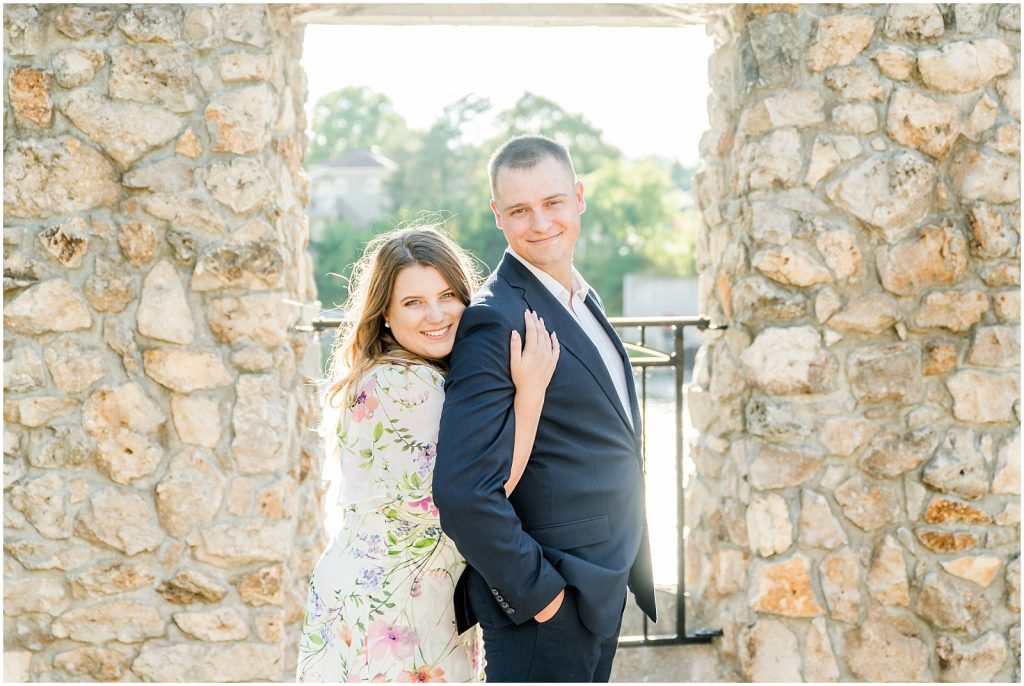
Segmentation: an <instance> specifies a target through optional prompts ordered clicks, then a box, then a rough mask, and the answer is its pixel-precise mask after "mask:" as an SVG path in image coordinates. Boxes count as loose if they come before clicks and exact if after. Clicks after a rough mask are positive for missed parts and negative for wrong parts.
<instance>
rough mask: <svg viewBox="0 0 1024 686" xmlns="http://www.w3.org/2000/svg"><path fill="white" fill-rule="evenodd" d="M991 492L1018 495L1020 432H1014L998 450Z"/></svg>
mask: <svg viewBox="0 0 1024 686" xmlns="http://www.w3.org/2000/svg"><path fill="white" fill-rule="evenodd" d="M992 492H993V493H999V494H1009V495H1020V431H1015V432H1014V433H1013V435H1012V436H1010V437H1008V438H1007V439H1006V440H1005V441H1003V444H1002V445H1001V446H1000V448H999V458H998V461H997V462H996V468H995V474H994V476H993V477H992Z"/></svg>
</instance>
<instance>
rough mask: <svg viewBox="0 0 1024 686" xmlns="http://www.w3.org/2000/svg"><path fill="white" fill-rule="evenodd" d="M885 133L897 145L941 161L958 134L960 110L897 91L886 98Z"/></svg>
mask: <svg viewBox="0 0 1024 686" xmlns="http://www.w3.org/2000/svg"><path fill="white" fill-rule="evenodd" d="M886 130H887V131H888V133H889V135H890V136H891V137H892V139H893V140H895V141H896V142H897V143H901V144H903V145H906V146H910V147H912V148H917V149H918V150H920V151H922V152H924V153H927V154H928V155H931V156H932V157H935V158H937V159H942V158H944V157H946V155H948V154H949V152H950V150H952V148H953V143H954V142H956V139H957V136H958V135H959V134H960V110H959V109H957V107H956V105H951V104H949V103H944V102H939V101H937V100H933V99H931V98H929V97H927V96H925V95H922V94H921V93H918V92H916V91H912V90H910V89H906V88H898V89H897V90H896V91H895V92H894V93H893V94H892V97H891V98H889V114H888V118H887V120H886Z"/></svg>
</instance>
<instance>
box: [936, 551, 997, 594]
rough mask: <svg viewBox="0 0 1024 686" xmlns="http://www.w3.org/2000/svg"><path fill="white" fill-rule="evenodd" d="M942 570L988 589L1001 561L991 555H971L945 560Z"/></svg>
mask: <svg viewBox="0 0 1024 686" xmlns="http://www.w3.org/2000/svg"><path fill="white" fill-rule="evenodd" d="M941 564H942V568H943V569H945V570H946V571H947V572H949V573H950V574H952V575H953V576H956V577H960V578H961V579H967V580H968V581H973V582H974V583H976V584H978V585H979V586H982V587H986V588H987V587H988V586H989V585H990V584H991V583H992V581H993V580H994V579H995V577H996V572H998V571H999V567H1000V565H1002V560H1001V559H999V558H998V557H992V556H991V555H972V556H968V557H958V558H956V559H954V560H946V561H943V562H942V563H941Z"/></svg>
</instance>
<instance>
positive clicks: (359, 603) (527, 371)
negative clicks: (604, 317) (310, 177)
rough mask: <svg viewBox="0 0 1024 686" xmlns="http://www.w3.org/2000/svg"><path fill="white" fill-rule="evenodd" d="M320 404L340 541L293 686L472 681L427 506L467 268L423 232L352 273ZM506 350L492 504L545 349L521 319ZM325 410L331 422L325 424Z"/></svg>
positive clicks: (538, 393)
mask: <svg viewBox="0 0 1024 686" xmlns="http://www.w3.org/2000/svg"><path fill="white" fill-rule="evenodd" d="M353 285H354V288H353V291H352V295H351V296H350V298H349V302H348V303H347V304H346V307H345V311H346V313H347V314H348V318H347V319H346V322H345V324H344V325H343V327H344V328H343V329H342V330H341V331H339V334H338V339H337V342H336V343H335V348H334V351H333V353H332V368H331V379H332V382H331V385H330V386H329V388H328V389H327V392H326V393H325V412H324V424H323V427H324V429H325V433H326V434H328V435H327V437H326V443H325V446H326V449H327V455H328V459H332V458H334V459H339V460H340V464H341V474H342V485H341V495H340V498H339V500H340V504H341V505H342V506H343V507H344V509H345V521H344V525H343V527H342V529H341V531H340V532H339V533H338V534H337V535H336V536H335V537H334V538H333V540H332V541H331V544H330V545H329V546H328V548H327V550H326V551H325V552H324V553H323V555H322V556H321V558H320V560H319V561H318V562H317V565H316V568H315V569H314V570H313V574H312V577H311V579H310V587H309V600H308V604H307V607H306V618H305V622H304V625H303V630H302V637H301V639H300V643H299V662H298V669H297V674H296V678H297V680H298V681H333V682H343V681H389V682H395V681H398V682H403V681H405V682H415V681H439V682H455V681H460V682H461V681H479V680H481V679H482V675H483V665H482V659H481V642H480V641H479V635H478V632H477V629H476V628H474V629H472V630H470V631H467V632H466V633H465V634H463V635H461V636H460V635H458V634H457V633H456V629H455V614H454V608H453V604H452V594H453V591H454V588H455V582H456V581H457V580H458V578H459V576H460V574H461V573H462V570H463V568H464V567H465V561H464V560H463V559H462V556H461V555H459V553H458V551H457V550H456V549H455V547H454V544H453V543H452V542H451V541H450V540H449V539H448V538H447V537H446V536H445V535H444V534H443V533H442V531H441V528H440V525H439V519H438V512H437V508H435V507H434V505H433V499H432V497H431V478H432V474H433V465H434V455H435V446H436V444H437V432H438V426H439V423H440V418H441V406H442V403H443V402H444V391H443V384H444V379H443V373H444V371H445V362H444V360H445V359H446V357H447V356H448V354H449V353H450V352H451V349H452V345H453V343H454V341H455V332H456V330H457V328H458V324H459V319H460V318H461V316H462V312H463V310H464V309H465V308H466V305H468V304H469V299H470V295H471V293H472V291H473V289H474V288H475V286H476V285H477V276H476V272H475V270H474V269H473V265H472V262H471V260H470V258H469V256H468V255H467V254H466V253H465V252H464V251H463V250H461V249H460V248H459V247H458V246H456V245H455V244H454V243H452V242H451V241H450V240H449V239H447V238H445V237H444V236H442V235H441V234H440V233H438V232H437V231H435V230H433V229H432V228H431V227H420V228H412V229H401V230H397V231H393V232H391V233H388V234H384V235H382V236H379V237H378V238H377V239H375V240H374V241H373V242H372V243H371V244H370V245H368V246H367V249H366V252H365V254H364V255H363V258H362V259H361V260H360V261H359V263H357V265H356V268H355V270H354V272H353ZM524 317H525V336H524V338H525V347H524V345H523V342H522V341H521V340H520V337H519V334H518V333H517V332H514V331H513V332H512V333H511V336H510V364H511V366H512V378H513V381H514V383H515V386H516V398H515V404H514V410H515V413H516V416H515V431H516V433H515V436H516V440H515V450H514V455H513V456H512V467H511V470H510V473H509V479H508V482H507V483H506V485H505V492H506V494H508V493H511V492H512V489H514V488H515V485H516V483H518V481H519V478H520V476H522V473H523V469H524V468H525V466H526V462H527V460H528V458H529V454H530V450H531V449H532V447H533V440H534V436H535V434H536V430H537V422H538V420H539V417H540V410H541V407H542V404H543V400H544V391H545V389H546V388H547V384H548V382H549V381H550V379H551V375H552V373H553V372H554V368H555V363H556V362H557V359H558V352H559V348H558V342H557V339H556V337H555V335H554V334H551V335H550V337H549V336H548V335H547V331H546V330H545V329H544V324H543V321H541V320H539V319H538V318H537V317H536V315H534V314H533V313H530V312H527V313H524ZM332 410H333V411H332Z"/></svg>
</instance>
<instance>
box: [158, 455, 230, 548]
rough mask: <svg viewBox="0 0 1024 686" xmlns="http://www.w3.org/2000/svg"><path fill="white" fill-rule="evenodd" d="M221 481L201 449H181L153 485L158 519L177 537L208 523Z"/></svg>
mask: <svg viewBox="0 0 1024 686" xmlns="http://www.w3.org/2000/svg"><path fill="white" fill-rule="evenodd" d="M225 484H226V481H225V479H224V476H223V475H222V474H221V473H220V471H219V470H218V469H217V468H216V467H215V466H214V465H213V464H212V463H211V462H210V461H209V460H207V459H206V458H205V456H204V455H203V453H202V451H200V450H197V449H191V448H187V449H185V450H182V451H181V452H179V453H178V454H177V455H175V456H174V458H173V459H172V460H171V463H170V466H169V468H168V470H167V476H165V477H164V478H163V480H161V481H160V484H159V485H158V486H157V487H156V507H157V513H158V514H159V516H160V523H161V524H162V525H163V526H164V528H165V529H167V530H168V531H169V532H171V534H172V535H174V536H178V537H181V536H184V535H186V534H187V533H189V532H190V531H192V530H193V529H195V528H196V527H199V526H203V525H205V524H208V523H209V522H211V521H213V519H214V517H215V516H216V514H217V512H218V510H220V505H221V502H222V501H223V499H224V487H225Z"/></svg>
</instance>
